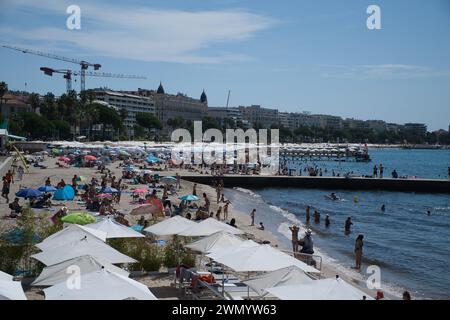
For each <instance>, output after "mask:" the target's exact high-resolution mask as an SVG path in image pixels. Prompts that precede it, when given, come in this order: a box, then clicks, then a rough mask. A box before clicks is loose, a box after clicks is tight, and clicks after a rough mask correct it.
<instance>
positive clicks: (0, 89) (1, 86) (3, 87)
mask: <svg viewBox="0 0 450 320" xmlns="http://www.w3.org/2000/svg"><path fill="white" fill-rule="evenodd" d="M7 92H8V85H7V84H6V82H4V81H2V82H0V116H1V114H2V106H3V96H4V95H5V94H6V93H7Z"/></svg>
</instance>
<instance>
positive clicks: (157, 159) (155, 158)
mask: <svg viewBox="0 0 450 320" xmlns="http://www.w3.org/2000/svg"><path fill="white" fill-rule="evenodd" d="M145 161H147V162H148V163H151V164H154V163H158V162H161V159H160V158H157V157H155V156H153V155H150V156H148V157H147V159H145Z"/></svg>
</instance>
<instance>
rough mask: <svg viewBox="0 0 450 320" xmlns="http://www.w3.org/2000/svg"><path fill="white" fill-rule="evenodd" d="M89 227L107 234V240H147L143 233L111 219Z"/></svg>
mask: <svg viewBox="0 0 450 320" xmlns="http://www.w3.org/2000/svg"><path fill="white" fill-rule="evenodd" d="M87 227H89V228H92V229H95V230H100V231H103V232H106V238H108V239H111V238H145V236H144V235H143V234H142V233H139V232H136V231H134V230H133V229H131V228H129V227H127V226H124V225H123V224H120V223H118V222H117V221H115V220H113V219H111V218H105V219H103V220H101V221H99V222H97V223H91V224H88V225H87Z"/></svg>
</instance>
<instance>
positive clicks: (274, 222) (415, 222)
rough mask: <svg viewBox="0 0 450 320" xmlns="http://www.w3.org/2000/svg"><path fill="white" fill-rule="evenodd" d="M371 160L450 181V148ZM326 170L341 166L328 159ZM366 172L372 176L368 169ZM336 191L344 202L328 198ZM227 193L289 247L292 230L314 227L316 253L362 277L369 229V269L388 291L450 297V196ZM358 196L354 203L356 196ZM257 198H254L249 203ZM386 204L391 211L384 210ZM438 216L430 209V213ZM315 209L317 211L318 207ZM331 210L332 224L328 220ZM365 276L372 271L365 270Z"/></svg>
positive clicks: (383, 153)
mask: <svg viewBox="0 0 450 320" xmlns="http://www.w3.org/2000/svg"><path fill="white" fill-rule="evenodd" d="M371 157H372V158H373V159H374V160H376V161H377V163H380V162H381V163H383V165H384V166H386V168H395V169H397V171H398V172H399V174H401V175H416V176H419V177H424V178H439V177H440V178H444V177H446V175H447V167H448V166H450V151H448V150H446V151H442V150H388V149H385V150H374V151H371ZM320 165H321V166H322V167H323V166H324V165H326V166H327V168H332V167H333V166H334V165H335V164H334V163H329V162H327V163H324V162H321V163H320ZM341 165H342V166H348V167H346V169H352V170H354V171H357V170H358V171H359V172H364V171H367V172H368V173H370V172H371V170H372V167H373V165H374V162H372V163H369V164H366V163H345V164H341ZM368 173H367V174H368ZM330 192H336V193H337V195H338V196H339V197H341V198H342V201H331V200H328V199H326V198H325V195H327V194H329V193H330ZM226 196H227V197H228V198H230V200H231V201H232V203H233V205H234V206H236V205H238V206H239V210H240V211H244V212H247V211H248V212H250V211H251V209H252V208H256V209H257V215H256V222H258V223H259V222H260V221H262V222H264V225H265V226H266V228H267V229H268V230H270V231H272V232H273V233H274V234H275V235H276V236H277V237H278V238H279V239H280V240H282V241H284V242H285V243H286V245H290V241H289V240H290V232H289V229H288V227H289V226H290V225H292V224H293V223H297V224H300V225H301V226H302V227H303V228H302V230H303V231H304V230H305V228H307V227H310V228H311V229H312V230H313V237H314V242H315V246H316V249H317V251H318V252H319V253H320V254H321V255H323V256H324V257H325V258H326V259H328V260H329V261H331V262H332V263H333V264H335V265H336V266H338V267H339V268H338V269H337V270H339V272H346V273H347V272H348V273H352V274H353V275H354V274H355V272H356V271H354V270H353V269H351V266H353V265H354V255H353V248H354V241H355V238H356V236H357V235H358V234H360V233H361V234H364V237H365V242H364V243H365V244H364V259H363V263H364V265H363V269H362V270H363V271H362V272H365V270H366V268H367V266H369V265H377V266H379V267H380V268H381V281H382V290H385V291H386V292H388V293H391V294H393V295H396V296H399V295H401V292H402V291H403V290H408V291H410V292H411V294H412V295H413V298H425V299H427V298H434V299H450V273H449V271H450V269H449V265H450V195H448V194H415V193H405V192H386V191H345V190H308V189H289V188H284V189H281V188H266V189H260V190H251V191H250V190H245V189H239V188H238V190H228V191H227V192H226ZM355 197H356V198H357V199H358V200H359V201H358V202H354V198H355ZM249 199H251V201H249ZM383 204H385V206H386V211H385V212H382V211H381V206H382V205H383ZM306 205H311V206H312V207H313V208H316V209H317V210H318V211H319V212H320V213H321V217H322V219H321V223H320V224H315V223H313V221H312V220H311V225H309V226H307V225H306V222H305V206H306ZM428 210H429V211H430V212H431V215H428V214H427V211H428ZM311 213H312V212H311ZM326 214H329V216H330V218H331V226H330V227H329V228H326V227H325V225H324V218H325V215H326ZM349 216H351V217H352V220H353V223H354V225H353V230H352V233H351V234H350V235H348V236H346V235H344V222H345V219H346V218H347V217H349ZM358 275H361V278H367V275H366V274H364V273H360V274H358Z"/></svg>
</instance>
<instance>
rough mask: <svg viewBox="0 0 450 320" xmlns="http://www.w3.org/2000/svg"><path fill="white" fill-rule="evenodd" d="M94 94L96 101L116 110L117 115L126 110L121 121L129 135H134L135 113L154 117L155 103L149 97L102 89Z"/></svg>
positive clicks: (96, 90)
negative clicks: (148, 114) (124, 116)
mask: <svg viewBox="0 0 450 320" xmlns="http://www.w3.org/2000/svg"><path fill="white" fill-rule="evenodd" d="M94 92H95V99H96V100H99V101H100V102H104V103H107V104H108V105H111V106H113V107H115V108H117V110H118V112H119V113H120V110H122V109H124V110H126V118H125V119H123V124H124V125H125V126H126V128H127V131H128V134H130V135H133V134H134V126H135V125H136V114H137V113H151V114H153V115H155V103H154V101H153V99H152V98H151V97H144V96H139V95H135V94H130V93H124V92H117V91H112V90H104V89H95V90H94Z"/></svg>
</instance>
